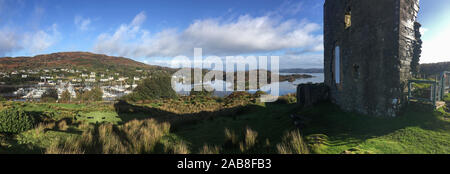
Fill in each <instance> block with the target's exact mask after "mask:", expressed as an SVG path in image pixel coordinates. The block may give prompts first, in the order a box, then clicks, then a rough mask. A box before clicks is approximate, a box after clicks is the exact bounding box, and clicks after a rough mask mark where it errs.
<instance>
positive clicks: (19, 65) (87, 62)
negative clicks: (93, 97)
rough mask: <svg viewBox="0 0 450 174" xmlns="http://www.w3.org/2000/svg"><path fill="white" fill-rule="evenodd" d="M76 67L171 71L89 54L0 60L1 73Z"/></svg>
mask: <svg viewBox="0 0 450 174" xmlns="http://www.w3.org/2000/svg"><path fill="white" fill-rule="evenodd" d="M77 67H81V68H86V69H95V70H104V69H110V70H126V69H161V70H169V71H172V69H170V68H166V67H160V66H153V65H147V64H144V63H141V62H137V61H134V60H131V59H128V58H124V57H113V56H107V55H103V54H93V53H89V52H60V53H53V54H44V55H37V56H34V57H3V58H0V70H1V71H13V70H20V69H50V68H77Z"/></svg>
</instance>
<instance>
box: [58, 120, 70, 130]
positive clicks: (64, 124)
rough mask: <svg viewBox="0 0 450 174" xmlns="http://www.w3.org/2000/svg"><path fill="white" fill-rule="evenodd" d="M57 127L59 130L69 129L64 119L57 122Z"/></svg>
mask: <svg viewBox="0 0 450 174" xmlns="http://www.w3.org/2000/svg"><path fill="white" fill-rule="evenodd" d="M58 129H59V130H61V131H66V130H67V129H69V126H68V125H67V122H66V120H61V121H60V122H59V123H58Z"/></svg>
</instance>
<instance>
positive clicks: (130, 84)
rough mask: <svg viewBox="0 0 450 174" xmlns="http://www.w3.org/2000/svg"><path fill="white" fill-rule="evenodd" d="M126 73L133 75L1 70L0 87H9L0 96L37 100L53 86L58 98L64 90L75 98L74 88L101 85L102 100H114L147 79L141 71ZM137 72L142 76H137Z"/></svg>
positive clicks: (52, 70) (106, 72)
mask: <svg viewBox="0 0 450 174" xmlns="http://www.w3.org/2000/svg"><path fill="white" fill-rule="evenodd" d="M128 74H133V75H125V74H121V73H119V72H112V71H110V70H108V69H106V70H105V71H103V72H95V71H88V70H86V69H82V70H78V69H65V68H54V69H41V70H16V71H12V72H0V79H1V80H0V86H1V87H6V88H9V90H2V91H1V95H2V96H3V97H4V98H7V99H11V100H14V101H39V100H40V99H41V97H42V95H43V94H44V93H45V92H46V91H47V90H49V89H56V90H57V92H58V96H59V97H60V96H61V94H62V93H63V92H64V91H66V90H67V91H69V93H70V94H71V97H72V98H76V93H77V91H90V90H91V89H92V88H93V87H100V88H101V89H102V91H103V100H105V101H113V100H115V99H117V98H119V97H121V96H123V95H126V94H129V93H131V92H132V90H133V89H134V88H136V87H137V83H138V82H139V81H141V80H142V79H144V78H147V76H146V72H144V70H136V72H135V73H128ZM140 74H143V75H142V76H139V75H140Z"/></svg>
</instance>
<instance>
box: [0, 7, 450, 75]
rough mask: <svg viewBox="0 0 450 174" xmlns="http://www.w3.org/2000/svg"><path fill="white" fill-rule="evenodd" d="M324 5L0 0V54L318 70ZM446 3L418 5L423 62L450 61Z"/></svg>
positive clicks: (449, 31)
mask: <svg viewBox="0 0 450 174" xmlns="http://www.w3.org/2000/svg"><path fill="white" fill-rule="evenodd" d="M323 3H324V0H284V1H283V0H191V1H187V0H108V1H106V0H62V1H61V0H0V56H33V55H36V54H46V53H53V52H63V51H89V52H94V53H104V54H108V55H114V56H124V57H129V58H132V59H134V60H138V61H141V62H145V63H149V64H157V65H165V66H167V65H168V62H169V61H170V60H171V58H172V57H174V56H177V55H186V56H189V57H191V56H192V55H193V49H194V47H200V48H203V54H204V56H208V55H217V56H236V55H269V56H270V55H277V56H280V66H281V68H298V67H303V68H320V67H322V65H323V47H322V44H323V35H322V34H323V32H322V30H323V28H322V23H323V16H322V12H323V9H322V8H323ZM448 9H450V1H448V0H433V1H429V0H427V1H425V0H422V1H421V11H420V16H419V21H420V22H421V23H422V24H423V28H424V29H423V33H424V36H423V40H424V42H425V43H424V52H423V58H422V62H423V63H427V62H440V61H449V60H450V56H447V53H445V50H446V49H448V48H446V45H448V44H447V43H449V42H448V40H450V20H446V19H449V18H450V10H448Z"/></svg>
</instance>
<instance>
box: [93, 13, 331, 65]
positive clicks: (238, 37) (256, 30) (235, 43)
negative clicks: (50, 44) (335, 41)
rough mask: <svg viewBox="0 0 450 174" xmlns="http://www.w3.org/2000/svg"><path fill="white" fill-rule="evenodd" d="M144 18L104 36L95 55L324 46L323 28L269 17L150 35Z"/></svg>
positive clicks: (166, 54) (208, 23)
mask: <svg viewBox="0 0 450 174" xmlns="http://www.w3.org/2000/svg"><path fill="white" fill-rule="evenodd" d="M145 18H146V16H145V14H144V13H143V12H141V13H139V14H138V15H137V16H136V17H135V18H134V19H133V20H132V22H130V23H129V24H122V25H121V26H120V27H118V28H117V30H116V31H115V32H114V33H102V34H101V35H99V36H98V40H97V43H96V44H95V46H94V51H95V52H100V53H105V54H114V55H120V56H127V57H147V58H150V57H172V56H177V55H192V53H193V50H194V48H203V53H204V55H218V56H221V55H239V54H250V53H266V52H273V51H280V50H283V49H292V48H296V49H303V50H311V51H317V50H320V47H321V45H322V43H323V39H322V38H323V36H322V35H321V34H314V33H315V32H317V31H319V30H320V28H321V26H320V25H319V24H316V23H310V22H308V21H306V20H304V21H296V20H284V21H279V20H277V19H275V18H273V17H270V16H262V17H252V16H249V15H243V16H240V17H239V18H237V19H235V20H232V21H231V22H230V21H228V22H224V21H223V20H219V19H205V20H197V21H194V22H193V23H192V24H191V25H190V26H189V27H187V28H186V29H184V30H182V31H178V30H175V29H166V30H163V31H161V32H158V33H153V34H151V33H150V32H149V31H147V30H145V29H142V28H141V26H142V24H143V22H144V21H145Z"/></svg>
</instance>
